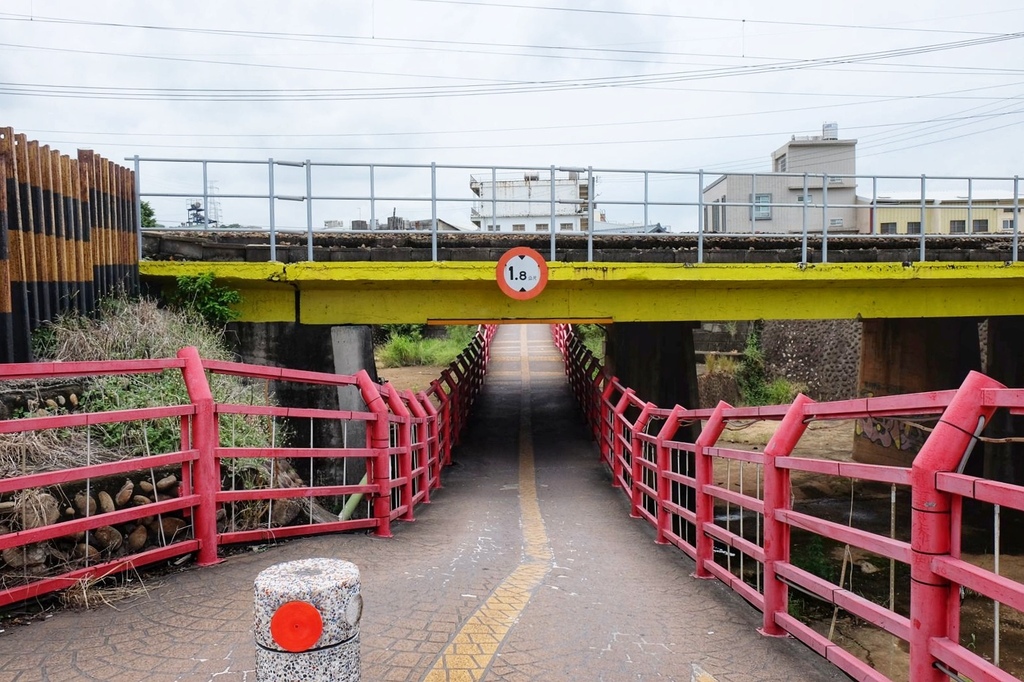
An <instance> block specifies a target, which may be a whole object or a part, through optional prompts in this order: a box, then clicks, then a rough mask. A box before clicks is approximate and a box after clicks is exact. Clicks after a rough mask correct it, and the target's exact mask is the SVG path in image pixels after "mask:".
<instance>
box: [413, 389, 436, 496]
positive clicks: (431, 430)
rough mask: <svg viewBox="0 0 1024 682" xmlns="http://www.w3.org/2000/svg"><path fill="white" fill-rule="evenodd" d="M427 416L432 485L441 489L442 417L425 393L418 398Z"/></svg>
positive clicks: (421, 392)
mask: <svg viewBox="0 0 1024 682" xmlns="http://www.w3.org/2000/svg"><path fill="white" fill-rule="evenodd" d="M416 397H417V398H418V399H419V403H420V405H421V406H422V408H423V411H424V412H425V413H426V415H427V453H428V455H427V456H428V458H429V459H428V461H429V462H430V485H431V487H433V488H440V487H441V459H442V455H441V430H440V426H441V424H440V417H439V416H438V415H439V413H438V411H437V408H436V407H434V403H432V402H431V401H430V398H429V397H428V396H427V394H426V393H425V392H423V391H420V393H419V394H418V395H417V396H416Z"/></svg>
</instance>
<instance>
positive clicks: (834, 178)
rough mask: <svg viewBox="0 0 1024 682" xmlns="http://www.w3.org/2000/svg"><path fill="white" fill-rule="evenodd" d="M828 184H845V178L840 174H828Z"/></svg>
mask: <svg viewBox="0 0 1024 682" xmlns="http://www.w3.org/2000/svg"><path fill="white" fill-rule="evenodd" d="M828 184H830V185H841V184H843V178H842V177H840V176H838V175H830V176H828Z"/></svg>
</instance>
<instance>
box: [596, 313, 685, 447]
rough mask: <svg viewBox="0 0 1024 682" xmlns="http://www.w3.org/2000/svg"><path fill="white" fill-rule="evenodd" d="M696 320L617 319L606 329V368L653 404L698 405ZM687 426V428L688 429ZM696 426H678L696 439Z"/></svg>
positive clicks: (683, 432)
mask: <svg viewBox="0 0 1024 682" xmlns="http://www.w3.org/2000/svg"><path fill="white" fill-rule="evenodd" d="M698 326H699V323H698V322H617V323H615V324H612V325H609V326H608V328H607V331H606V333H607V336H606V346H605V355H606V357H605V367H607V369H608V371H609V372H610V373H611V374H613V375H614V376H617V377H618V378H619V380H620V381H622V383H623V384H624V385H626V386H629V387H630V388H632V389H634V390H635V391H636V393H637V395H638V396H640V397H642V398H643V399H644V400H648V401H650V402H652V403H654V404H655V405H662V406H666V407H667V406H671V405H676V404H679V405H682V406H683V407H688V408H694V407H697V406H698V403H699V396H698V393H697V358H696V355H695V354H694V348H693V330H694V329H695V328H697V327H698ZM687 429H689V431H687ZM698 433H699V427H698V426H697V425H691V426H684V427H681V428H680V433H679V435H680V438H681V439H683V440H691V441H692V440H693V439H696V437H697V434H698Z"/></svg>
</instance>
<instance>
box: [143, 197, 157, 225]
mask: <svg viewBox="0 0 1024 682" xmlns="http://www.w3.org/2000/svg"><path fill="white" fill-rule="evenodd" d="M142 226H143V227H157V223H156V213H155V212H154V211H153V207H152V206H150V205H149V202H148V201H143V202H142Z"/></svg>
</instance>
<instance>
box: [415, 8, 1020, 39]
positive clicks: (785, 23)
mask: <svg viewBox="0 0 1024 682" xmlns="http://www.w3.org/2000/svg"><path fill="white" fill-rule="evenodd" d="M409 1H410V2H420V3H429V4H437V5H469V6H476V7H490V8H502V9H529V10H539V11H545V12H572V13H576V14H597V15H608V16H629V17H647V18H653V19H685V20H691V21H711V22H724V23H731V24H753V25H756V24H764V25H773V26H799V27H810V28H843V29H858V30H870V31H900V32H908V33H909V32H915V33H954V34H961V35H995V34H993V33H987V32H982V31H964V30H955V29H937V28H907V27H905V26H904V27H896V26H873V25H869V24H867V25H866V24H830V23H823V22H818V21H783V20H779V19H773V20H772V19H746V18H735V17H714V16H706V15H696V14H673V13H669V12H636V11H629V10H610V9H596V8H590V7H552V6H550V5H546V6H542V5H523V4H516V3H510V2H476V1H474V0H409ZM1017 11H1020V10H1016V9H1014V10H1001V11H998V12H981V13H977V14H968V15H962V16H957V17H939V18H940V19H942V18H950V19H959V18H963V17H964V16H968V17H973V16H984V15H988V14H1003V13H1006V12H1017Z"/></svg>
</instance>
